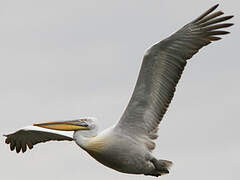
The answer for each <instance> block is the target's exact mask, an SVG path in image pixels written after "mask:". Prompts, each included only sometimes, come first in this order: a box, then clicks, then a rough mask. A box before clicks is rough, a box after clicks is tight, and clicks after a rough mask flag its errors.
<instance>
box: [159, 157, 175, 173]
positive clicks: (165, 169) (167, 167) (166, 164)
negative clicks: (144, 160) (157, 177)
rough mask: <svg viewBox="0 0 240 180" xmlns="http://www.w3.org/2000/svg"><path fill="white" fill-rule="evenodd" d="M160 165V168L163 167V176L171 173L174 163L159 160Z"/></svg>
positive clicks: (161, 169)
mask: <svg viewBox="0 0 240 180" xmlns="http://www.w3.org/2000/svg"><path fill="white" fill-rule="evenodd" d="M158 165H159V167H161V168H160V171H161V175H163V174H168V173H169V170H170V168H171V167H172V165H173V163H172V161H168V160H162V159H160V160H158Z"/></svg>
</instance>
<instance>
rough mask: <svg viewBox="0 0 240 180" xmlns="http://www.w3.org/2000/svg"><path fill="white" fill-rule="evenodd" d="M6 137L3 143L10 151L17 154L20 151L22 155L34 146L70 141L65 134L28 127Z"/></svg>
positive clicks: (69, 137) (70, 138)
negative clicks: (8, 146) (50, 142)
mask: <svg viewBox="0 0 240 180" xmlns="http://www.w3.org/2000/svg"><path fill="white" fill-rule="evenodd" d="M4 136H6V137H7V138H6V140H5V143H7V144H10V149H11V151H14V149H16V152H17V153H19V152H20V151H21V150H22V152H23V153H24V152H25V151H26V150H27V147H28V148H29V149H32V148H33V146H34V145H35V144H38V143H43V142H47V141H65V140H66V141H72V140H73V138H72V137H71V135H68V134H66V132H62V131H55V130H50V129H45V128H40V127H36V126H28V127H26V128H23V129H20V130H18V131H16V132H15V133H12V134H8V135H4Z"/></svg>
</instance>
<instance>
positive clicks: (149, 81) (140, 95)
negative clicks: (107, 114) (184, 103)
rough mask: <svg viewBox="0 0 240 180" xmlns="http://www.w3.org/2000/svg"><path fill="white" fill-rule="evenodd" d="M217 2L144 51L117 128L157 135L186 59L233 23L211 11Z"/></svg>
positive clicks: (152, 137) (216, 38) (222, 33)
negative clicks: (134, 83)
mask: <svg viewBox="0 0 240 180" xmlns="http://www.w3.org/2000/svg"><path fill="white" fill-rule="evenodd" d="M217 6H218V5H215V6H213V7H212V8H210V9H209V10H208V11H206V12H205V13H203V14H202V15H201V16H199V17H198V18H197V19H195V20H193V21H192V22H190V23H189V24H187V25H185V26H184V27H183V28H181V29H180V30H179V31H177V32H176V33H174V34H173V35H171V36H170V37H168V38H166V39H165V40H163V41H161V42H159V43H157V44H155V45H153V46H152V47H151V48H150V49H149V50H148V51H147V52H146V53H145V55H144V58H143V62H142V66H141V70H140V73H139V76H138V80H137V84H136V86H135V89H134V92H133V95H132V97H131V99H130V102H129V104H128V106H127V108H126V110H125V112H124V114H123V115H122V117H121V119H120V121H119V122H118V124H116V126H115V130H116V131H117V130H120V131H121V132H124V133H127V134H131V136H132V137H139V136H141V135H146V137H148V138H150V139H156V138H157V134H156V133H157V130H158V125H159V123H160V121H161V120H162V118H163V115H164V114H165V112H166V111H167V108H168V106H169V103H170V102H171V100H172V98H173V95H174V92H175V88H176V85H177V83H178V81H179V79H180V77H181V74H182V72H183V70H184V67H185V65H186V63H187V60H188V59H190V58H191V57H192V56H193V55H194V54H196V53H197V52H198V51H199V49H201V48H202V47H203V46H206V45H208V44H209V43H211V42H212V41H216V40H219V39H221V38H220V37H218V35H224V34H228V33H229V32H227V31H223V30H222V28H226V27H229V26H232V25H233V24H231V23H222V22H224V21H226V20H228V19H230V18H232V17H233V16H224V17H219V16H221V15H222V14H223V12H222V11H217V12H213V11H214V10H215V9H216V8H217ZM212 12H213V13H212ZM152 148H154V147H152Z"/></svg>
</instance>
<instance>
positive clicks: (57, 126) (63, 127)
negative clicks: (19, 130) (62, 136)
mask: <svg viewBox="0 0 240 180" xmlns="http://www.w3.org/2000/svg"><path fill="white" fill-rule="evenodd" d="M33 126H38V127H42V128H47V129H53V130H60V131H77V130H88V127H87V124H84V123H81V124H76V123H75V121H56V122H48V123H39V124H33Z"/></svg>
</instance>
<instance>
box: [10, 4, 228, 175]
mask: <svg viewBox="0 0 240 180" xmlns="http://www.w3.org/2000/svg"><path fill="white" fill-rule="evenodd" d="M217 7H218V4H217V5H215V6H213V7H212V8H210V9H209V10H207V11H206V12H205V13H203V14H202V15H200V16H199V17H198V18H196V19H195V20H193V21H191V22H190V23H188V24H187V25H185V26H184V27H182V28H181V29H180V30H178V31H177V32H175V33H174V34H172V35H171V36H169V37H168V38H166V39H164V40H162V41H160V42H158V43H156V44H154V45H153V46H152V47H150V48H149V49H148V50H147V51H146V52H145V54H144V57H143V62H142V66H141V70H140V73H139V76H138V80H137V83H136V86H135V89H134V91H133V94H132V97H131V99H130V102H129V104H128V106H127V108H126V109H125V111H124V113H123V115H122V117H121V118H120V120H119V122H117V123H116V124H115V125H114V126H112V127H110V128H108V129H106V130H104V131H102V132H98V125H97V122H96V119H95V118H80V119H77V120H69V121H57V122H49V123H38V124H33V126H28V127H25V128H21V129H20V130H18V131H16V132H15V133H12V134H8V135H5V136H6V140H5V142H6V143H7V144H10V149H11V150H12V151H13V150H14V149H16V152H17V153H19V152H20V151H22V152H25V151H26V150H27V148H29V149H32V148H33V146H34V145H35V144H38V143H41V142H47V141H52V140H55V141H74V142H75V143H76V144H77V145H78V146H80V147H81V148H82V149H83V150H85V151H86V152H87V153H89V154H90V155H91V156H92V157H93V158H94V159H96V160H97V161H99V162H100V163H102V164H103V165H105V166H107V167H109V168H112V169H114V170H117V171H119V172H123V173H129V174H144V175H151V176H156V177H158V176H161V175H164V174H168V173H169V169H170V167H171V165H172V162H171V161H168V160H161V159H158V158H156V157H154V155H153V154H152V151H153V150H154V149H155V143H154V140H156V139H157V137H158V135H157V132H158V125H159V123H160V122H161V120H162V118H163V116H164V114H165V112H166V111H167V108H168V106H169V104H170V102H171V100H172V98H173V95H174V92H175V89H176V85H177V83H178V81H179V79H180V77H181V74H182V72H183V70H184V67H185V66H186V64H187V60H188V59H190V58H191V57H192V56H193V55H194V54H196V53H197V52H198V51H199V50H200V49H201V48H202V47H203V46H206V45H208V44H210V43H211V42H213V41H217V40H220V39H221V38H220V37H219V36H220V35H225V34H228V33H229V32H228V31H225V30H223V28H227V27H230V26H232V25H233V24H232V23H225V21H227V20H229V19H231V18H232V17H233V16H222V15H223V14H224V13H223V12H222V11H215V9H216V8H217ZM66 131H71V132H72V134H71V135H66V133H65V132H66Z"/></svg>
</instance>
